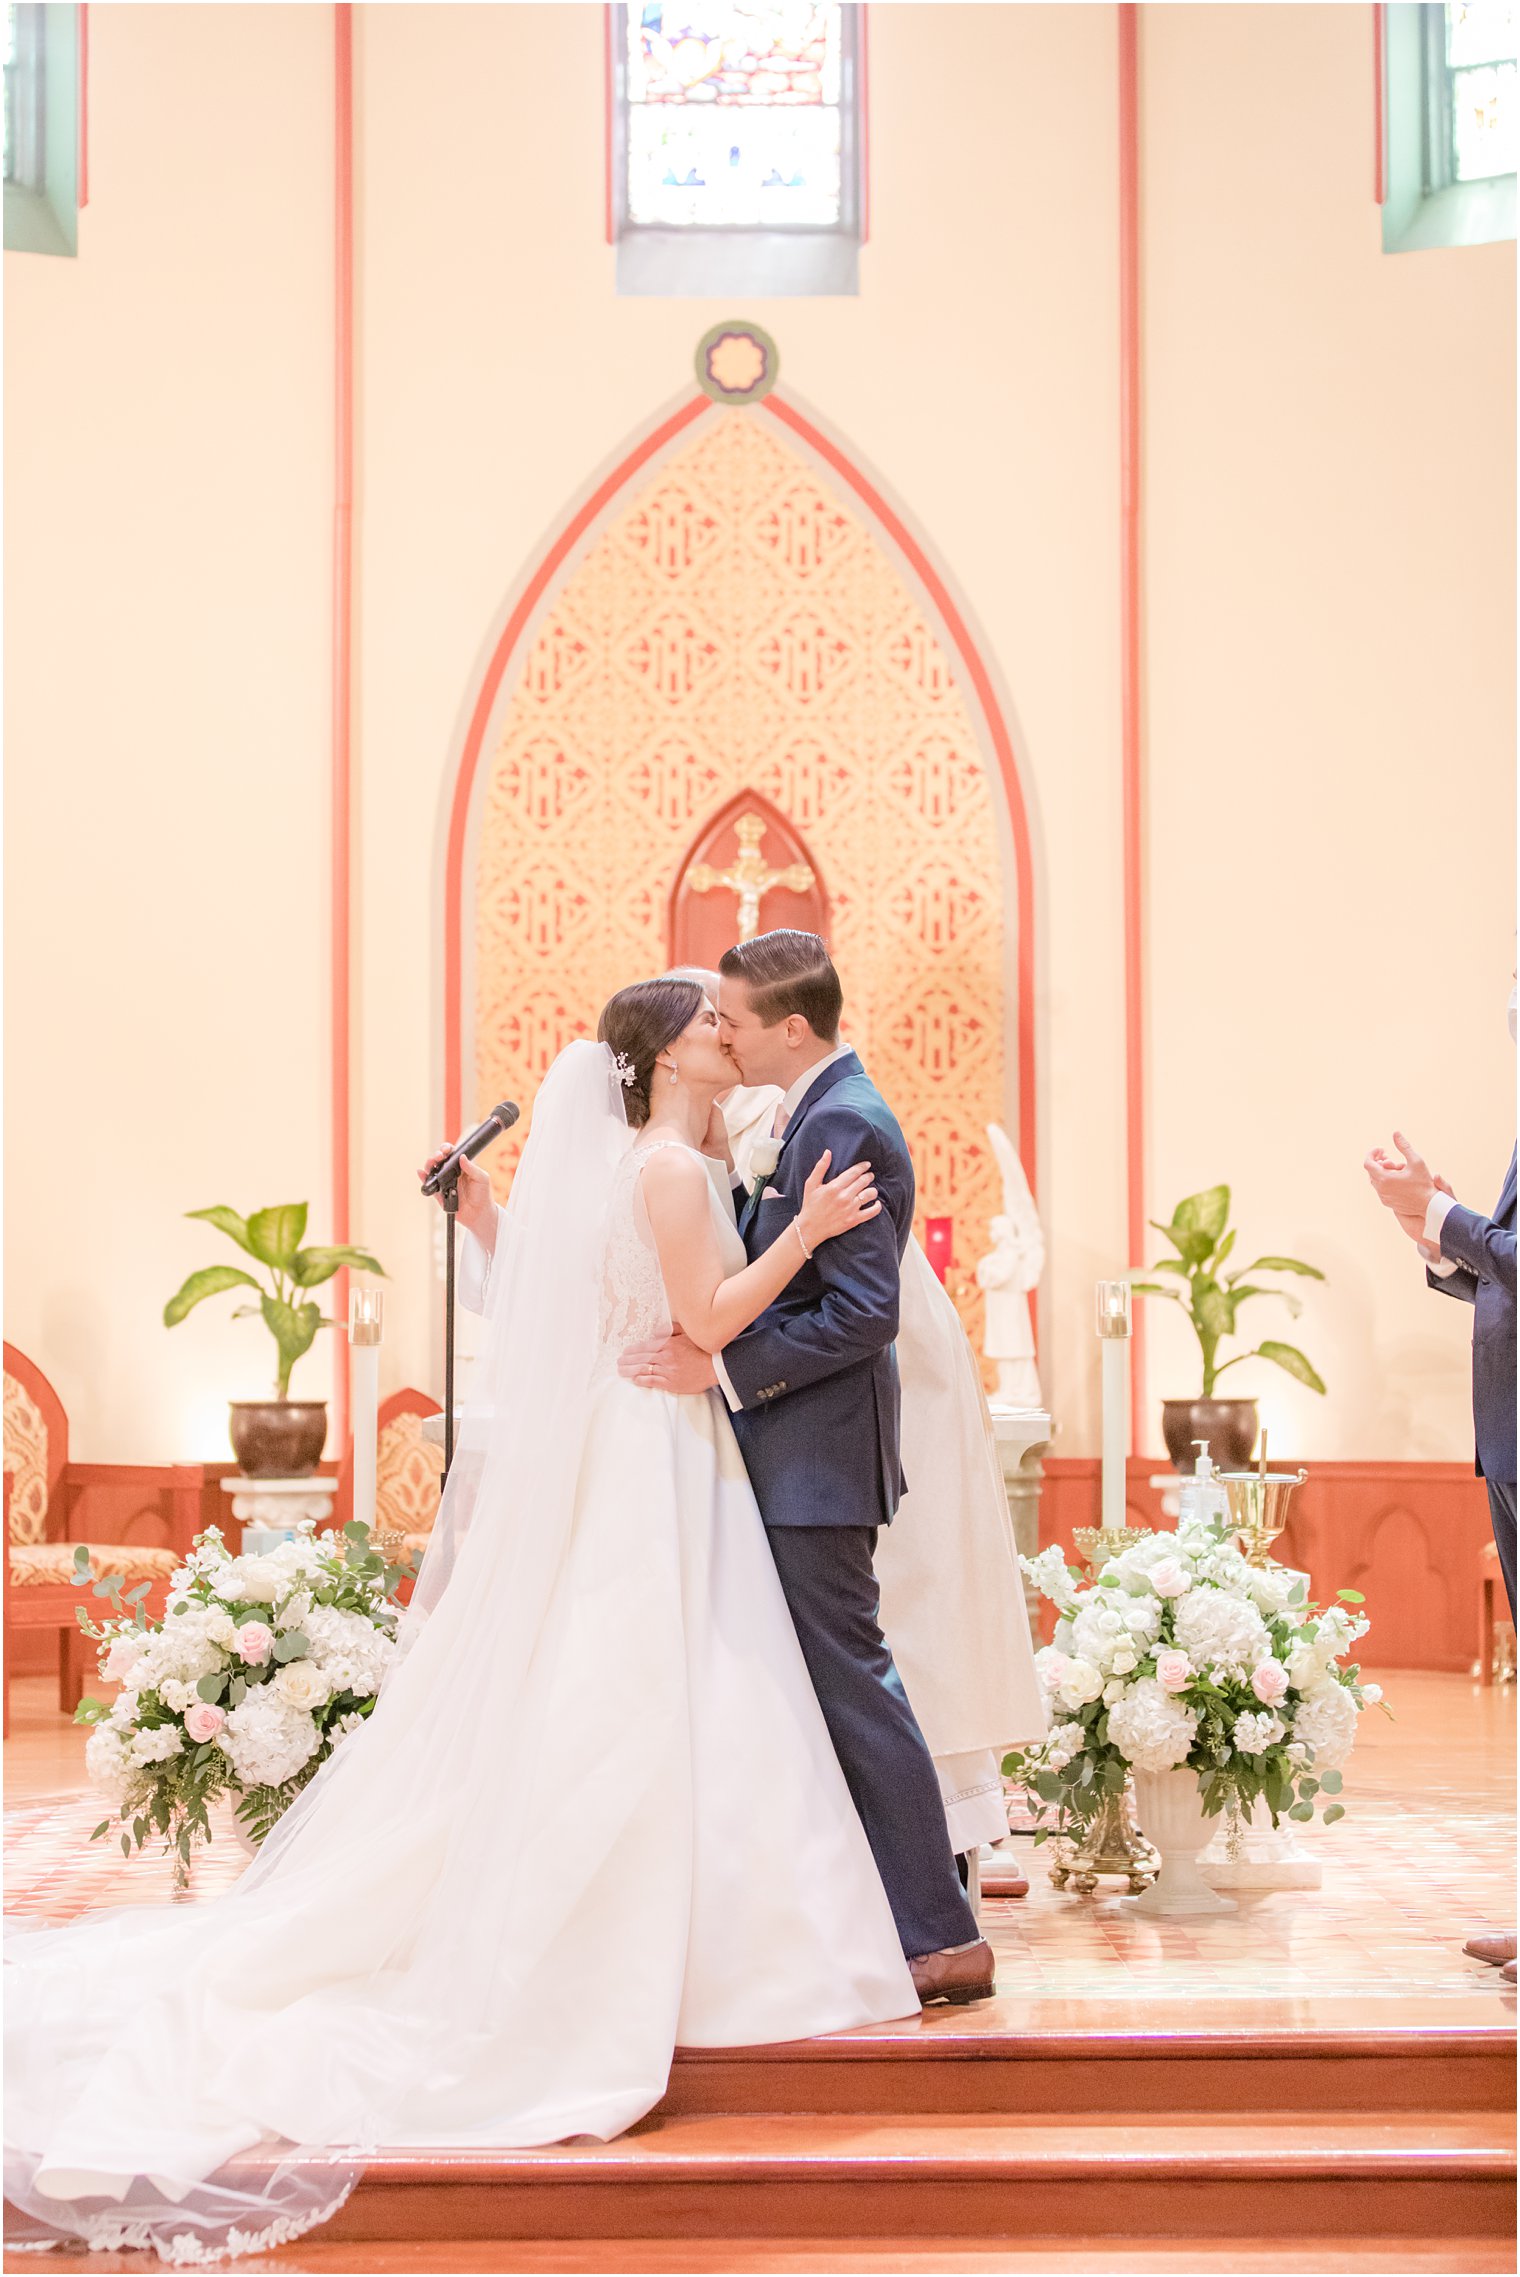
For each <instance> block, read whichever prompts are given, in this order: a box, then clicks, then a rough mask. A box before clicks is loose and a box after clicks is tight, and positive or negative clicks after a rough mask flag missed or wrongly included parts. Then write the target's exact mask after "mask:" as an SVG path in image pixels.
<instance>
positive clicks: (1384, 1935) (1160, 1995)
mask: <svg viewBox="0 0 1520 2277" xmlns="http://www.w3.org/2000/svg"><path fill="white" fill-rule="evenodd" d="M1383 1682H1384V1685H1385V1689H1386V1693H1387V1698H1388V1701H1389V1704H1390V1706H1391V1707H1392V1709H1393V1715H1394V1719H1395V1720H1392V1721H1390V1720H1389V1718H1388V1717H1386V1716H1384V1715H1383V1714H1382V1713H1381V1712H1380V1711H1377V1710H1373V1711H1371V1712H1369V1713H1368V1714H1367V1715H1366V1716H1365V1717H1364V1718H1363V1721H1362V1731H1361V1736H1360V1738H1359V1741H1358V1745H1357V1750H1356V1753H1355V1755H1354V1756H1353V1758H1352V1761H1351V1764H1350V1766H1349V1767H1348V1770H1347V1773H1346V1791H1345V1795H1344V1798H1343V1799H1344V1801H1345V1803H1346V1805H1347V1816H1346V1818H1345V1819H1343V1820H1342V1821H1341V1822H1340V1824H1339V1825H1338V1826H1335V1827H1332V1828H1323V1827H1320V1826H1318V1825H1316V1826H1314V1827H1312V1828H1310V1829H1308V1830H1306V1831H1305V1833H1304V1836H1303V1840H1304V1844H1305V1847H1306V1848H1309V1849H1312V1850H1313V1851H1315V1852H1316V1853H1317V1854H1318V1855H1319V1856H1320V1857H1321V1858H1322V1859H1323V1861H1324V1866H1325V1880H1324V1886H1323V1888H1322V1889H1320V1890H1317V1891H1301V1890H1300V1891H1292V1892H1288V1891H1283V1892H1277V1893H1274V1894H1272V1895H1270V1896H1265V1897H1258V1898H1254V1899H1252V1898H1242V1900H1241V1905H1240V1910H1239V1912H1238V1913H1237V1914H1234V1915H1225V1916H1221V1917H1218V1918H1216V1919H1212V1920H1207V1921H1202V1922H1199V1921H1194V1920H1182V1921H1147V1920H1143V1919H1137V1918H1136V1917H1135V1916H1134V1915H1133V1914H1132V1913H1131V1912H1130V1911H1129V1910H1128V1908H1127V1907H1126V1906H1125V1904H1124V1902H1123V1900H1122V1898H1121V1897H1120V1895H1119V1893H1118V1885H1117V1884H1114V1885H1111V1887H1112V1891H1113V1894H1111V1895H1110V1894H1105V1893H1100V1894H1099V1895H1097V1896H1096V1897H1093V1898H1081V1897H1077V1896H1074V1895H1071V1894H1068V1893H1064V1892H1058V1891H1056V1890H1053V1889H1052V1888H1051V1887H1050V1885H1049V1882H1048V1881H1047V1879H1046V1877H1045V1875H1044V1872H1043V1870H1042V1865H1041V1860H1040V1854H1039V1853H1038V1852H1037V1851H1032V1846H1031V1845H1030V1844H1028V1843H1026V1842H1022V1841H1021V1842H1019V1843H1017V1844H1016V1848H1017V1850H1018V1851H1019V1852H1020V1853H1021V1854H1022V1855H1024V1856H1026V1857H1029V1858H1030V1861H1031V1862H1030V1866H1029V1871H1030V1876H1031V1889H1030V1894H1029V1896H1028V1897H1027V1898H1025V1899H1022V1900H1013V1901H1009V1902H993V1903H991V1904H989V1906H988V1908H987V1914H988V1923H987V1927H988V1933H989V1935H990V1936H991V1938H992V1941H993V1943H994V1945H995V1946H996V1949H997V1954H998V1980H999V1995H1000V1997H999V1999H998V2001H997V2003H996V2004H994V2005H993V2006H989V2007H986V2008H980V2009H978V2010H976V2011H975V2015H976V2017H977V2020H978V2022H979V2023H982V2024H984V2025H985V2027H986V2028H987V2029H988V2030H991V2031H994V2032H999V2031H1007V2030H1009V2029H1011V2028H1014V2027H1015V2025H1016V2023H1022V2025H1023V2026H1024V2028H1026V2029H1027V2028H1028V2026H1029V2024H1030V2023H1031V2022H1034V2021H1038V2022H1039V2023H1040V2024H1042V2025H1044V2026H1047V2027H1051V2026H1054V2025H1055V2024H1057V2022H1058V2021H1060V2020H1063V2019H1065V2018H1069V2017H1070V2016H1071V2015H1072V2014H1073V2009H1072V2005H1071V2004H1077V2005H1078V2006H1079V2007H1080V2009H1081V2020H1082V2021H1083V2022H1084V2023H1092V2022H1094V2021H1096V2018H1095V2015H1094V2007H1095V2004H1099V2005H1101V2004H1102V2003H1104V2002H1107V2001H1111V2002H1114V2003H1116V2004H1118V2005H1119V2009H1120V2010H1122V2013H1123V2015H1125V2016H1126V2017H1128V2018H1129V2019H1130V2020H1131V2021H1134V2020H1135V2012H1136V2007H1137V2004H1141V2005H1143V2006H1147V2007H1148V2006H1149V2005H1150V2004H1152V2003H1160V2004H1163V2005H1165V2006H1166V2007H1168V2008H1170V2007H1172V2006H1174V2005H1175V2004H1176V2003H1178V2002H1187V2003H1189V2004H1192V2003H1205V2004H1207V2005H1208V2006H1209V2008H1210V2010H1211V2011H1213V2010H1215V2009H1216V2007H1217V2005H1218V2004H1220V2003H1227V2004H1233V2003H1235V2002H1238V2001H1248V2002H1251V2003H1253V2004H1255V2003H1259V2002H1267V2003H1272V2004H1278V2005H1280V2007H1281V2011H1282V2013H1281V2021H1282V2022H1283V2023H1284V2024H1285V2025H1289V2027H1290V2028H1291V2026H1292V2025H1293V2024H1297V2025H1302V2024H1303V2023H1305V2022H1306V2021H1307V2020H1308V2012H1307V2011H1306V2008H1305V2005H1304V2004H1306V2003H1311V2004H1315V2005H1316V2006H1317V2004H1319V2003H1322V2002H1326V2001H1328V2002H1331V2003H1333V2004H1334V2006H1335V2009H1336V2012H1337V2014H1338V2015H1344V2006H1343V2004H1345V2003H1348V2002H1352V2003H1367V2002H1378V2003H1381V2002H1383V2001H1389V2000H1398V2001H1408V2000H1415V2001H1417V2002H1419V2003H1421V2004H1422V2005H1423V2004H1424V2003H1427V2002H1429V2003H1432V2004H1434V2007H1435V2008H1436V2009H1438V2010H1445V2009H1446V2008H1447V2005H1448V2004H1449V2003H1455V2004H1456V2010H1457V2011H1460V2013H1461V2014H1462V2015H1463V2016H1464V2017H1468V2016H1471V2015H1472V2013H1473V2010H1474V2005H1475V2004H1476V2005H1479V2006H1483V2007H1488V2008H1490V2009H1491V2010H1492V2011H1493V2012H1494V2013H1495V2014H1496V2015H1497V2014H1512V2013H1513V1995H1512V1994H1510V1993H1507V1992H1506V1991H1505V1988H1504V1987H1503V1986H1502V1984H1501V1982H1500V1980H1499V1978H1498V1976H1497V1974H1496V1973H1495V1972H1494V1971H1493V1970H1490V1969H1487V1968H1484V1967H1483V1966H1482V1965H1481V1964H1479V1963H1476V1962H1473V1961H1469V1960H1468V1959H1466V1958H1465V1956H1464V1955H1463V1952H1462V1941H1463V1939H1464V1937H1466V1936H1469V1935H1471V1934H1472V1933H1473V1932H1474V1931H1475V1930H1480V1929H1489V1928H1494V1927H1500V1926H1512V1925H1513V1923H1514V1920H1515V1894H1514V1892H1515V1696H1514V1692H1513V1690H1512V1689H1511V1688H1509V1687H1503V1688H1495V1689H1492V1690H1483V1689H1481V1688H1480V1687H1479V1686H1477V1685H1476V1684H1471V1683H1469V1682H1467V1680H1466V1679H1465V1678H1460V1677H1454V1676H1437V1675H1425V1674H1415V1673H1413V1672H1410V1671H1407V1670H1406V1671H1394V1672H1393V1673H1392V1674H1390V1675H1388V1676H1386V1677H1385V1678H1384V1679H1383ZM50 1689H51V1688H50V1686H49V1685H48V1683H47V1682H46V1680H44V1679H41V1678H35V1679H21V1680H18V1681H17V1683H16V1685H15V1686H14V1698H13V1704H12V1725H11V1732H12V1736H11V1738H10V1739H9V1740H8V1741H7V1743H6V1748H5V1758H6V1798H7V1800H6V1818H5V1849H6V1910H7V1911H8V1912H11V1913H20V1914H32V1915H45V1916H47V1917H48V1918H50V1919H54V1920H57V1919H65V1918H69V1917H71V1916H73V1915H75V1914H77V1913H82V1912H85V1911H87V1910H89V1909H90V1908H92V1907H96V1906H102V1905H120V1904H127V1903H134V1902H136V1903H143V1904H161V1903H165V1902H167V1901H168V1900H169V1898H170V1897H171V1894H172V1888H171V1875H170V1868H169V1864H168V1861H167V1860H166V1859H164V1858H163V1857H162V1856H161V1855H160V1854H158V1853H157V1852H152V1851H150V1852H146V1853H144V1854H143V1855H141V1856H138V1857H134V1858H132V1859H130V1860H129V1859H124V1858H123V1857H122V1854H121V1851H120V1848H119V1846H118V1845H116V1844H113V1843H111V1842H110V1841H104V1842H98V1843H94V1844H92V1843H91V1842H90V1841H89V1839H88V1838H89V1833H90V1829H91V1828H92V1827H93V1826H94V1825H96V1824H97V1823H98V1822H99V1819H100V1817H101V1816H102V1810H101V1806H100V1805H99V1803H98V1802H97V1801H96V1800H95V1798H94V1797H93V1796H92V1794H91V1793H90V1790H89V1788H88V1786H87V1784H86V1781H85V1778H84V1771H83V1746H84V1734H83V1732H82V1731H78V1730H75V1729H74V1728H73V1727H71V1726H70V1725H69V1724H67V1723H66V1722H65V1721H64V1719H63V1718H62V1717H61V1716H60V1715H59V1713H58V1711H57V1709H56V1707H55V1706H53V1705H52V1702H51V1699H50V1697H49V1694H50ZM243 1865H244V1857H243V1853H242V1851H241V1850H240V1849H239V1848H238V1846H237V1844H236V1843H235V1842H234V1841H233V1839H232V1838H231V1835H230V1833H228V1832H226V1831H225V1829H223V1830H222V1831H221V1832H220V1833H219V1836H218V1839H217V1840H216V1841H214V1842H213V1843H212V1845H211V1846H210V1848H209V1849H208V1850H206V1851H204V1852H203V1853H202V1854H201V1855H199V1856H198V1857H197V1860H196V1863H195V1866H194V1868H193V1871H192V1876H191V1885H190V1890H189V1892H188V1897H189V1900H190V1902H195V1901H196V1900H199V1899H202V1898H205V1897H208V1896H211V1895H213V1894H214V1893H215V1892H217V1891H218V1890H222V1889H225V1888H226V1887H227V1886H228V1885H229V1884H230V1883H231V1882H232V1881H234V1880H235V1879H236V1878H237V1876H238V1874H239V1873H241V1871H242V1869H243ZM1031 2004H1033V2006H1032V2005H1031ZM999 2012H1000V2013H999ZM1256 2015H1257V2018H1258V2020H1260V2019H1261V2011H1260V2010H1259V2009H1258V2010H1257V2011H1256ZM1117 2020H1118V2016H1117V2013H1116V2021H1117ZM1213 2020H1214V2019H1213V2016H1212V2014H1211V2021H1213ZM1432 2020H1434V2017H1432ZM925 2021H926V2026H927V2028H929V2029H931V2030H932V2029H935V2028H936V2027H939V2028H945V2027H949V2026H951V2025H955V2024H957V2022H958V2024H959V2027H964V2024H965V2021H966V2018H965V2015H964V2014H962V2015H961V2016H960V2017H959V2019H958V2020H957V2018H956V2016H955V2013H954V2012H952V2011H946V2010H940V2011H938V2012H931V2014H930V2015H929V2016H928V2017H927V2018H926V2020H925Z"/></svg>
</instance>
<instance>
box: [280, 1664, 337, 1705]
mask: <svg viewBox="0 0 1520 2277" xmlns="http://www.w3.org/2000/svg"><path fill="white" fill-rule="evenodd" d="M270 1689H271V1690H272V1691H275V1692H277V1693H278V1694H279V1696H280V1698H281V1699H282V1700H285V1701H288V1702H289V1704H290V1706H291V1707H293V1708H305V1709H307V1710H308V1711H309V1710H311V1709H312V1708H320V1707H321V1706H322V1704H323V1702H324V1701H325V1700H329V1699H331V1697H332V1687H331V1685H330V1684H329V1683H328V1681H327V1678H326V1677H325V1676H324V1675H323V1673H322V1671H321V1669H320V1668H318V1667H317V1666H316V1665H315V1663H314V1662H312V1661H309V1660H287V1661H286V1663H285V1665H284V1667H283V1668H278V1669H276V1671H275V1673H274V1675H273V1676H272V1677H271V1678H270Z"/></svg>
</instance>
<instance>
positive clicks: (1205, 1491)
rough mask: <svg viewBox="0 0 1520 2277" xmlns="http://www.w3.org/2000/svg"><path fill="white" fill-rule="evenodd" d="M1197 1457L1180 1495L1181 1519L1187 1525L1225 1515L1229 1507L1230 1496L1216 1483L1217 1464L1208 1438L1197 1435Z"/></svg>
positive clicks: (1178, 1506)
mask: <svg viewBox="0 0 1520 2277" xmlns="http://www.w3.org/2000/svg"><path fill="white" fill-rule="evenodd" d="M1193 1445H1194V1447H1195V1448H1196V1449H1197V1460H1196V1462H1195V1463H1194V1466H1193V1475H1192V1477H1191V1478H1185V1479H1184V1480H1183V1482H1182V1491H1181V1493H1180V1494H1179V1496H1178V1498H1177V1523H1178V1525H1179V1526H1185V1525H1187V1524H1188V1522H1189V1521H1190V1520H1192V1519H1202V1518H1216V1517H1223V1516H1224V1515H1225V1514H1226V1513H1227V1512H1228V1510H1229V1496H1228V1495H1227V1494H1226V1493H1225V1491H1224V1488H1223V1487H1222V1486H1216V1485H1215V1483H1214V1464H1213V1460H1212V1458H1211V1456H1210V1454H1209V1443H1208V1441H1207V1439H1195V1440H1194V1441H1193Z"/></svg>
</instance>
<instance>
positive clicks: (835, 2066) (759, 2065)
mask: <svg viewBox="0 0 1520 2277" xmlns="http://www.w3.org/2000/svg"><path fill="white" fill-rule="evenodd" d="M1514 2106H1515V2034H1514V2027H1513V2026H1512V2025H1510V2024H1492V2025H1473V2026H1470V2027H1462V2028H1439V2029H1429V2030H1424V2031H1418V2030H1410V2029H1408V2028H1407V2027H1404V2028H1398V2029H1395V2028H1388V2029H1361V2030H1355V2029H1349V2030H1348V2029H1339V2030H1335V2031H1304V2032H1290V2033H1280V2034H1277V2035H1271V2034H1268V2035H1263V2034H1262V2033H1261V2032H1260V2031H1259V2030H1258V2031H1252V2030H1250V2029H1247V2028H1246V2027H1244V2026H1238V2027H1232V2028H1228V2029H1218V2028H1204V2027H1194V2026H1187V2025H1184V2026H1182V2027H1180V2028H1178V2029H1176V2030H1170V2029H1158V2028H1151V2029H1146V2028H1144V2027H1141V2028H1131V2029H1125V2030H1121V2029H1118V2028H1103V2029H1100V2030H1079V2031H1073V2030H1064V2031H1063V2030H1059V2029H1051V2028H1048V2027H1047V2028H1045V2029H1043V2030H1026V2031H1023V2032H1019V2033H1004V2034H1002V2035H997V2036H994V2035H992V2034H989V2033H988V2032H986V2031H985V2030H979V2029H977V2027H976V2025H975V2024H974V2023H972V2024H971V2025H970V2026H969V2027H967V2028H956V2027H950V2028H945V2027H941V2028H940V2029H938V2030H936V2031H934V2032H933V2033H932V2034H931V2033H928V2032H925V2031H923V2030H921V2029H917V2028H915V2027H911V2026H909V2027H905V2028H903V2029H901V2030H897V2029H890V2030H887V2031H876V2032H871V2033H868V2034H867V2033H861V2034H859V2035H858V2036H846V2035H843V2034H836V2035H835V2036H834V2037H833V2038H831V2039H826V2040H802V2041H797V2042H795V2043H792V2044H790V2045H787V2046H775V2047H768V2048H764V2047H762V2048H720V2049H692V2048H680V2049H677V2051H676V2057H675V2062H674V2064H673V2065H672V2067H671V2074H670V2085H669V2087H668V2089H667V2090H666V2093H665V2096H664V2099H663V2101H662V2102H661V2103H660V2104H659V2105H658V2107H657V2112H656V2116H658V2117H661V2118H676V2117H682V2118H685V2117H696V2116H698V2115H702V2114H716V2113H720V2112H728V2113H735V2114H737V2113H741V2112H753V2113H766V2112H770V2113H780V2112H802V2111H811V2112H835V2113H845V2112H858V2113H865V2114H870V2115H873V2116H880V2115H885V2114H888V2113H892V2112H898V2113H909V2112H916V2113H925V2112H939V2113H951V2112H974V2111H983V2112H985V2111H1008V2112H1012V2111H1025V2112H1030V2113H1051V2112H1074V2111H1101V2112H1109V2113H1111V2112H1114V2111H1137V2112H1150V2111H1213V2112H1218V2113H1221V2114H1229V2113H1233V2112H1249V2111H1333V2110H1376V2109H1381V2110H1386V2111H1512V2110H1513V2109H1514Z"/></svg>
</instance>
